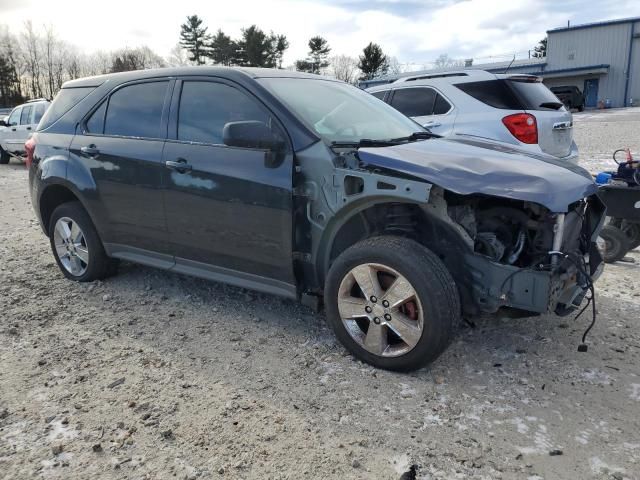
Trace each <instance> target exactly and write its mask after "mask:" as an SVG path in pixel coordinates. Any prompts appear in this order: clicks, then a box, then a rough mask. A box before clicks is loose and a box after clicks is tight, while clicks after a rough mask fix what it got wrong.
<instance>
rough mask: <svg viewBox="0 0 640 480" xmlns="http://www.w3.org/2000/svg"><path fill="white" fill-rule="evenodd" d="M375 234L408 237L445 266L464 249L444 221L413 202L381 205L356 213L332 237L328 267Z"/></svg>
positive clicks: (462, 243)
mask: <svg viewBox="0 0 640 480" xmlns="http://www.w3.org/2000/svg"><path fill="white" fill-rule="evenodd" d="M378 235H396V236H401V237H407V238H411V239H413V240H416V241H417V242H418V243H420V244H422V245H424V246H425V247H427V248H429V249H430V250H431V251H433V252H434V253H435V254H436V255H438V256H439V257H440V258H441V259H442V260H443V261H444V262H445V264H448V263H449V262H448V260H451V258H450V257H451V256H452V255H456V256H457V255H458V254H459V252H460V251H461V250H466V248H465V244H464V241H463V240H462V238H461V237H460V235H459V234H458V233H457V232H455V231H454V230H453V229H452V228H451V227H450V226H449V225H447V224H446V222H445V221H443V220H442V219H439V218H438V217H436V216H435V215H433V214H429V213H427V212H425V211H424V210H423V209H422V208H420V206H418V205H416V204H412V203H382V204H377V205H373V206H371V207H369V208H366V209H365V210H362V211H360V212H358V213H357V214H355V215H353V216H352V217H351V218H349V220H347V221H346V222H345V223H344V224H343V225H342V226H341V227H340V229H339V230H338V232H337V233H336V235H335V236H334V238H333V241H332V244H331V247H330V250H329V252H330V253H329V262H328V266H330V265H331V263H333V260H334V259H335V258H336V257H337V256H338V255H340V253H342V252H343V251H344V250H346V249H347V248H349V247H350V246H351V245H354V244H355V243H357V242H359V241H360V240H364V239H365V238H369V237H373V236H378Z"/></svg>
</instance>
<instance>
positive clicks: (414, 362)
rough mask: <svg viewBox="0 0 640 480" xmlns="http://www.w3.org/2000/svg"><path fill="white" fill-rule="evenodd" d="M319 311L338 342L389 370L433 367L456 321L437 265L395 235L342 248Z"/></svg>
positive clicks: (455, 301) (451, 294) (451, 286)
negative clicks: (322, 305) (324, 306)
mask: <svg viewBox="0 0 640 480" xmlns="http://www.w3.org/2000/svg"><path fill="white" fill-rule="evenodd" d="M325 305H326V309H327V320H328V322H329V324H330V325H331V327H332V328H333V330H334V332H335V334H336V336H337V337H338V339H339V340H340V341H341V342H342V344H343V345H344V346H345V347H346V348H347V349H348V350H349V351H350V352H351V353H352V354H353V355H354V356H356V357H357V358H359V359H360V360H362V361H364V362H367V363H370V364H371V365H374V366H376V367H380V368H385V369H389V370H400V371H408V370H415V369H417V368H420V367H422V366H424V365H426V364H428V363H429V362H431V361H433V360H434V359H435V358H437V357H438V355H440V353H442V351H443V350H444V349H445V348H446V346H447V345H448V344H449V342H450V341H451V338H452V336H453V331H454V327H455V326H456V324H457V323H459V321H460V299H459V296H458V291H457V288H456V285H455V282H454V281H453V278H452V277H451V275H450V274H449V272H448V270H447V269H446V267H445V266H444V264H443V263H442V261H441V260H440V259H439V258H438V257H437V256H436V255H434V254H433V253H432V252H431V251H429V250H428V249H426V248H425V247H423V246H422V245H420V244H419V243H417V242H415V241H413V240H409V239H406V238H400V237H374V238H370V239H367V240H363V241H361V242H359V243H357V244H355V245H353V246H352V247H350V248H348V249H347V250H345V251H344V252H343V253H342V254H341V255H340V256H339V257H338V258H337V259H336V260H335V262H334V263H333V265H332V266H331V268H330V270H329V273H328V275H327V279H326V283H325Z"/></svg>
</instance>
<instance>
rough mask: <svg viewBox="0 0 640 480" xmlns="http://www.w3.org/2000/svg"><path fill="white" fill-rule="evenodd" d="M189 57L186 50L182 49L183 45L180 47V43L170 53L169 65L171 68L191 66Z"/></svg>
mask: <svg viewBox="0 0 640 480" xmlns="http://www.w3.org/2000/svg"><path fill="white" fill-rule="evenodd" d="M187 55H188V53H187V51H186V50H185V49H184V48H182V45H180V43H176V44H175V45H174V46H173V48H172V49H171V50H170V51H169V56H168V57H167V65H169V66H170V67H186V66H187V65H191V62H190V61H189V59H188V58H187Z"/></svg>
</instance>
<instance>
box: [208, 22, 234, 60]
mask: <svg viewBox="0 0 640 480" xmlns="http://www.w3.org/2000/svg"><path fill="white" fill-rule="evenodd" d="M237 49H238V45H237V44H236V42H234V41H233V40H231V37H230V36H228V35H225V34H224V32H223V31H222V30H220V29H219V30H218V33H216V34H215V35H214V37H213V39H212V40H211V48H210V50H211V53H210V55H211V59H212V60H213V63H215V64H219V65H226V66H229V65H232V64H233V60H234V58H235V57H236V50H237Z"/></svg>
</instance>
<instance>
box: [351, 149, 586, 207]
mask: <svg viewBox="0 0 640 480" xmlns="http://www.w3.org/2000/svg"><path fill="white" fill-rule="evenodd" d="M358 156H359V158H360V160H361V161H362V162H364V163H365V164H368V165H370V166H373V167H379V168H384V169H389V170H393V171H396V172H399V173H403V174H407V175H411V176H413V177H417V178H421V179H423V180H426V181H427V182H429V183H433V184H434V185H438V186H439V187H442V188H444V189H445V190H450V191H452V192H454V193H458V194H461V195H470V194H474V193H479V194H484V195H491V196H494V197H503V198H511V199H514V200H523V201H527V202H534V203H538V204H540V205H544V206H545V207H547V208H548V209H549V210H551V211H552V212H556V213H560V212H566V211H568V209H569V205H570V204H571V203H573V202H575V201H578V200H581V199H583V198H585V197H588V196H590V195H592V194H594V193H596V191H597V186H596V185H595V183H594V182H593V178H592V177H591V175H590V174H589V172H587V171H586V170H585V169H583V168H582V167H578V166H577V165H574V164H572V163H570V162H567V161H562V160H556V159H554V158H552V157H549V158H547V157H539V156H531V155H525V154H523V153H522V152H517V153H514V152H513V151H512V150H510V149H508V148H504V147H502V146H501V145H496V144H492V143H483V142H473V144H472V145H471V144H466V143H462V142H459V141H453V140H448V139H444V138H443V139H432V140H424V141H420V142H412V143H406V144H402V145H395V146H392V147H382V148H361V149H359V150H358Z"/></svg>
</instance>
